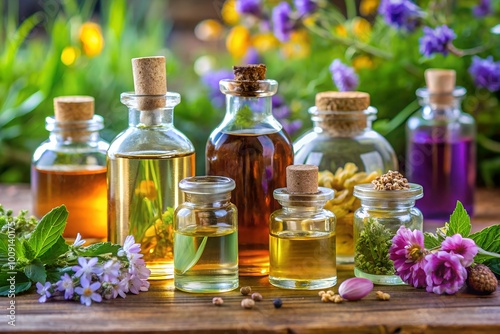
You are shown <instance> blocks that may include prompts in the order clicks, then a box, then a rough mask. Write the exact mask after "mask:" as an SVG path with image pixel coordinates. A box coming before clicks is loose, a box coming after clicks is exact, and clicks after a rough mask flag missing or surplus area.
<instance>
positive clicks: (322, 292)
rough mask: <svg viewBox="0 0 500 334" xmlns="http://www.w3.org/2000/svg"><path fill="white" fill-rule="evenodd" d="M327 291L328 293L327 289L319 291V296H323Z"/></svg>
mask: <svg viewBox="0 0 500 334" xmlns="http://www.w3.org/2000/svg"><path fill="white" fill-rule="evenodd" d="M325 293H326V292H325V291H320V292H318V296H320V297H323V295H324V294H325Z"/></svg>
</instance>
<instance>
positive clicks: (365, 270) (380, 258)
mask: <svg viewBox="0 0 500 334" xmlns="http://www.w3.org/2000/svg"><path fill="white" fill-rule="evenodd" d="M354 196H356V197H358V198H359V199H360V200H361V207H360V208H359V209H358V210H357V211H356V212H355V214H354V242H355V255H354V274H355V275H356V276H357V277H365V278H368V279H370V280H372V281H373V282H374V283H375V284H389V285H391V284H402V283H403V282H402V281H401V279H400V278H399V276H397V275H395V271H394V264H393V262H392V261H391V260H390V258H389V248H390V246H391V243H392V242H391V240H392V238H393V236H394V235H395V234H396V232H397V230H398V229H399V227H400V226H406V227H407V228H411V229H412V230H414V229H418V230H422V228H423V217H422V213H421V212H420V211H419V210H418V209H417V208H415V207H414V205H415V201H416V200H417V199H420V198H422V196H423V190H422V187H421V186H420V185H418V184H413V183H408V180H407V179H406V178H404V177H403V175H401V174H400V173H399V172H396V171H389V172H388V173H386V174H384V175H381V176H379V177H378V178H376V179H375V180H373V181H372V184H361V185H356V186H355V187H354Z"/></svg>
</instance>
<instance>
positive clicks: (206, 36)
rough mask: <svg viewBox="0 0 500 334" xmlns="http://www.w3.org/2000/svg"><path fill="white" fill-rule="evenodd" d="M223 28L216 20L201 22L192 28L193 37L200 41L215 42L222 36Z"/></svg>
mask: <svg viewBox="0 0 500 334" xmlns="http://www.w3.org/2000/svg"><path fill="white" fill-rule="evenodd" d="M223 30H224V28H223V27H222V24H220V23H219V21H217V20H212V19H208V20H203V21H201V22H200V23H198V24H197V25H196V28H194V34H195V36H196V37H197V38H198V39H200V40H202V41H215V40H217V39H219V38H220V37H221V35H222V31H223Z"/></svg>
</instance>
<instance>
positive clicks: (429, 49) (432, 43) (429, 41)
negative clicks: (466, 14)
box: [420, 25, 457, 57]
mask: <svg viewBox="0 0 500 334" xmlns="http://www.w3.org/2000/svg"><path fill="white" fill-rule="evenodd" d="M423 30H424V36H422V37H421V38H420V53H421V54H422V55H424V56H425V57H430V56H432V55H433V54H434V53H442V54H443V55H445V56H446V55H447V54H448V45H449V44H450V43H451V42H452V41H453V40H454V39H455V38H456V37H457V35H455V32H454V31H453V30H452V29H450V28H448V26H447V25H442V26H440V27H436V28H435V29H431V28H429V27H424V29H423Z"/></svg>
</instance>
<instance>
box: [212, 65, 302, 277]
mask: <svg viewBox="0 0 500 334" xmlns="http://www.w3.org/2000/svg"><path fill="white" fill-rule="evenodd" d="M234 70H235V78H234V80H229V79H227V80H221V82H220V87H221V91H222V92H223V93H224V94H226V104H227V106H226V108H227V109H226V116H225V117H224V120H223V121H222V123H221V124H220V125H219V126H218V127H217V128H216V129H215V130H214V131H213V132H212V134H211V135H210V138H209V139H208V143H207V147H206V169H207V170H206V171H207V175H219V176H227V177H230V178H232V179H233V180H234V181H235V183H236V188H235V190H233V193H232V199H233V200H232V201H233V203H234V204H235V205H236V207H237V208H238V231H239V233H238V244H239V251H238V254H239V267H240V268H239V272H240V275H243V276H261V275H262V276H263V275H267V274H268V272H269V216H270V215H271V213H272V212H273V211H275V210H277V209H278V208H279V204H278V202H277V201H275V200H274V199H273V191H274V189H277V188H283V187H285V186H286V167H287V166H288V165H291V164H293V148H292V144H291V141H290V138H289V137H288V134H287V133H286V132H285V131H284V130H283V127H282V126H281V124H280V123H279V122H278V121H277V120H276V119H275V118H274V117H273V114H272V108H271V97H272V96H273V95H274V94H276V92H277V90H278V83H277V82H276V81H274V80H265V66H264V65H249V66H242V67H235V68H234Z"/></svg>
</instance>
